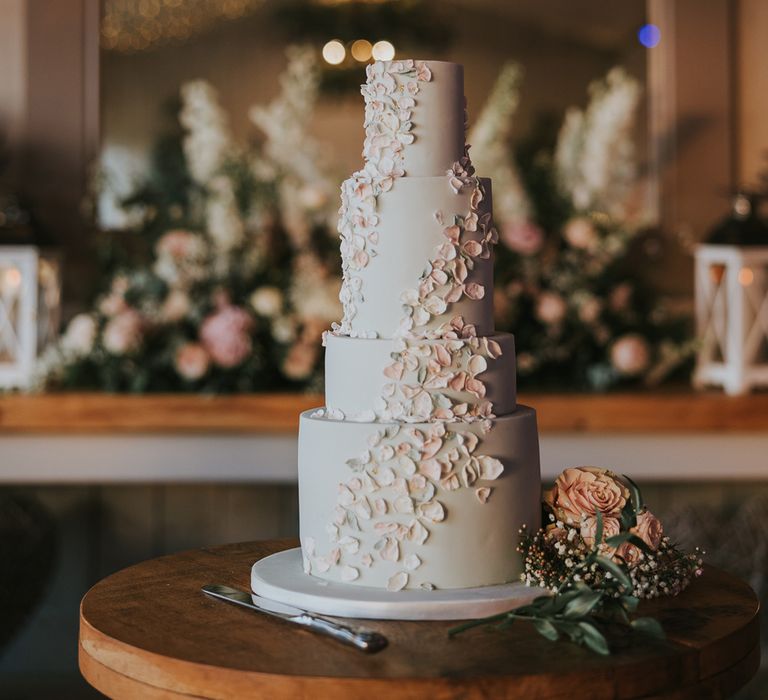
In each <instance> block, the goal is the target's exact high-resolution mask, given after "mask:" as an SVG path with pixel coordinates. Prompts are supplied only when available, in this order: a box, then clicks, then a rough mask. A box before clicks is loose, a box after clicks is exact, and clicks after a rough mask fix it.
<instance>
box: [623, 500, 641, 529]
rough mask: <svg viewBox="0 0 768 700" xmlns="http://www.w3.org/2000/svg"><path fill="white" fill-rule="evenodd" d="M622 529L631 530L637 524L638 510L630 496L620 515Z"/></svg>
mask: <svg viewBox="0 0 768 700" xmlns="http://www.w3.org/2000/svg"><path fill="white" fill-rule="evenodd" d="M619 522H620V523H621V529H622V530H629V529H630V528H631V527H634V526H635V525H637V511H635V506H634V505H633V503H632V499H631V498H630V499H629V500H628V501H627V502H626V503H625V504H624V507H623V508H622V509H621V515H620V517H619Z"/></svg>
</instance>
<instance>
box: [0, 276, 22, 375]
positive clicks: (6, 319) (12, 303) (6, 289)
mask: <svg viewBox="0 0 768 700" xmlns="http://www.w3.org/2000/svg"><path fill="white" fill-rule="evenodd" d="M21 293H22V274H21V270H20V269H19V268H18V267H16V266H15V265H12V264H8V263H2V262H0V363H8V364H12V363H14V362H16V361H17V359H18V356H19V352H20V343H19V319H20V301H21Z"/></svg>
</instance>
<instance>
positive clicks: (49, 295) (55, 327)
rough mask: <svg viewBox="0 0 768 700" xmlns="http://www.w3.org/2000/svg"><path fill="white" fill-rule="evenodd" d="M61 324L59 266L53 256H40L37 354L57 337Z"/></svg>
mask: <svg viewBox="0 0 768 700" xmlns="http://www.w3.org/2000/svg"><path fill="white" fill-rule="evenodd" d="M60 323H61V266H60V263H59V259H58V258H57V257H56V256H55V255H49V254H43V253H41V254H40V257H39V259H38V266H37V353H38V354H40V353H41V352H42V351H43V350H45V348H46V347H48V345H50V344H51V343H53V342H54V341H55V340H56V338H58V335H59V326H60Z"/></svg>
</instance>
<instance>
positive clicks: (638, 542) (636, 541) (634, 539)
mask: <svg viewBox="0 0 768 700" xmlns="http://www.w3.org/2000/svg"><path fill="white" fill-rule="evenodd" d="M629 543H630V544H633V545H635V547H637V548H638V549H639V550H640V551H641V552H645V553H646V554H653V550H652V549H651V548H650V547H649V546H648V545H647V543H646V542H645V541H644V540H642V539H641V538H639V537H638V536H637V535H635V534H634V533H630V537H629Z"/></svg>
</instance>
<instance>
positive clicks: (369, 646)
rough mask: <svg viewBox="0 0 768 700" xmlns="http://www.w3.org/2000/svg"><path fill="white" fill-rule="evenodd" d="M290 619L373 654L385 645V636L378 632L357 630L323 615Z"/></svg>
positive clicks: (300, 616)
mask: <svg viewBox="0 0 768 700" xmlns="http://www.w3.org/2000/svg"><path fill="white" fill-rule="evenodd" d="M292 619H293V620H294V621H295V622H298V623H299V624H300V625H304V626H305V627H306V628H307V629H310V630H313V631H315V632H319V633H320V634H324V635H326V636H328V637H331V638H333V639H335V640H336V641H338V642H342V643H343V644H348V645H349V646H353V647H355V648H356V649H359V650H360V651H365V652H367V653H369V654H375V653H376V652H377V651H381V650H382V649H383V648H384V647H386V646H387V638H386V637H385V636H384V635H382V634H379V633H378V632H363V631H358V630H355V629H353V628H352V627H347V626H346V625H342V624H340V623H338V622H334V621H333V620H329V619H327V618H325V617H315V616H314V615H306V614H305V615H299V616H297V617H294V618H292Z"/></svg>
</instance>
